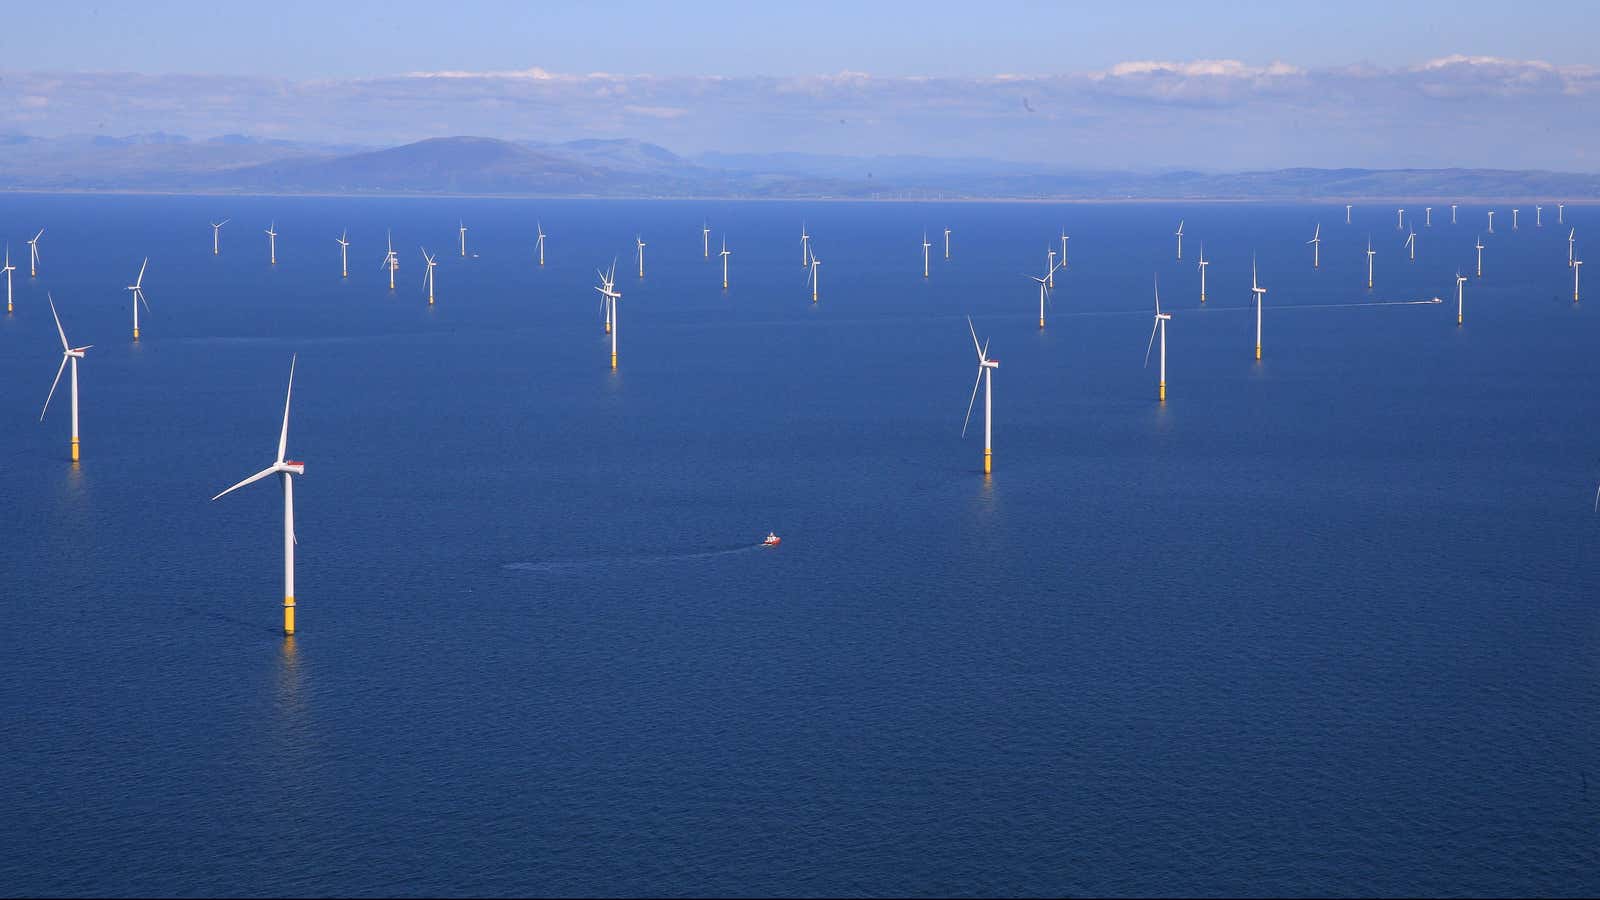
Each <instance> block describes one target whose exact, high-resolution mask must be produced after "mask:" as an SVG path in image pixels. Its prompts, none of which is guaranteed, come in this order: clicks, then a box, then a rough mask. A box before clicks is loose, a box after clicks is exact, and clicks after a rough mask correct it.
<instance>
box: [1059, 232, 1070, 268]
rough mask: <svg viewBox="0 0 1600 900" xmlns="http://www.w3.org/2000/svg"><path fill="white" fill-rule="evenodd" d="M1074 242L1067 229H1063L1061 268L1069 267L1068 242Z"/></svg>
mask: <svg viewBox="0 0 1600 900" xmlns="http://www.w3.org/2000/svg"><path fill="white" fill-rule="evenodd" d="M1070 240H1072V238H1071V236H1070V235H1068V234H1067V230H1066V229H1065V228H1063V229H1061V268H1063V269H1065V268H1066V267H1067V241H1070Z"/></svg>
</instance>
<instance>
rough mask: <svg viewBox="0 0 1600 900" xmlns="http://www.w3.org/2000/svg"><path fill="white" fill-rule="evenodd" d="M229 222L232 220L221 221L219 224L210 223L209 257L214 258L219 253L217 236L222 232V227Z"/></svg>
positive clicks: (219, 247)
mask: <svg viewBox="0 0 1600 900" xmlns="http://www.w3.org/2000/svg"><path fill="white" fill-rule="evenodd" d="M231 221H233V220H232V219H223V220H222V221H221V222H212V223H211V255H212V256H216V255H217V254H218V253H220V252H221V238H220V236H219V232H221V231H222V226H224V225H226V224H228V223H229V222H231Z"/></svg>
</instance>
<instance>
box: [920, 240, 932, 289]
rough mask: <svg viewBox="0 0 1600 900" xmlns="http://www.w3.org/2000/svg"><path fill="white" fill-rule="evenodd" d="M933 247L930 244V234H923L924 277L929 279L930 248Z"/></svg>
mask: <svg viewBox="0 0 1600 900" xmlns="http://www.w3.org/2000/svg"><path fill="white" fill-rule="evenodd" d="M932 246H933V245H932V244H930V243H928V233H927V232H926V231H924V232H923V233H922V277H923V278H927V277H928V248H929V247H932Z"/></svg>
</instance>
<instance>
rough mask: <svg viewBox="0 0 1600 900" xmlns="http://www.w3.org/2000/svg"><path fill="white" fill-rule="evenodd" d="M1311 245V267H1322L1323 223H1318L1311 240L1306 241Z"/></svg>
mask: <svg viewBox="0 0 1600 900" xmlns="http://www.w3.org/2000/svg"><path fill="white" fill-rule="evenodd" d="M1306 243H1308V244H1310V245H1311V268H1313V269H1320V268H1322V223H1321V222H1318V223H1317V230H1316V231H1315V232H1314V233H1312V235H1311V240H1309V241H1306Z"/></svg>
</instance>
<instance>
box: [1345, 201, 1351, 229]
mask: <svg viewBox="0 0 1600 900" xmlns="http://www.w3.org/2000/svg"><path fill="white" fill-rule="evenodd" d="M1344 223H1345V224H1346V225H1349V224H1350V204H1348V203H1346V204H1345V205H1344Z"/></svg>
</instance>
